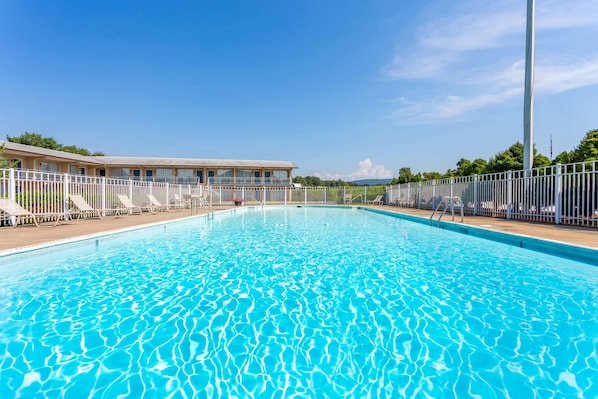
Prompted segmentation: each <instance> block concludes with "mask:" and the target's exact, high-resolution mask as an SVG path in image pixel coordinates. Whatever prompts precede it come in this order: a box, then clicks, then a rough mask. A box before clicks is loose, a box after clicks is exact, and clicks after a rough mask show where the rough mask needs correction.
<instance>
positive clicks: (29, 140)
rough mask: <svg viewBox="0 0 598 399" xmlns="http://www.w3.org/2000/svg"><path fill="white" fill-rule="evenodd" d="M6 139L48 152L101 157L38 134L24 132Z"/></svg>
mask: <svg viewBox="0 0 598 399" xmlns="http://www.w3.org/2000/svg"><path fill="white" fill-rule="evenodd" d="M6 139H7V140H8V141H10V142H13V143H19V144H26V145H32V146H34V147H40V148H47V149H50V150H57V151H64V152H69V153H71V154H79V155H87V156H90V155H92V156H103V155H104V153H102V152H94V153H91V152H90V151H89V150H87V149H85V148H81V147H77V146H76V145H64V144H60V143H58V142H57V141H56V140H55V139H54V137H43V136H42V135H41V134H39V133H29V132H25V133H24V134H22V135H20V136H14V137H11V136H8V135H7V136H6Z"/></svg>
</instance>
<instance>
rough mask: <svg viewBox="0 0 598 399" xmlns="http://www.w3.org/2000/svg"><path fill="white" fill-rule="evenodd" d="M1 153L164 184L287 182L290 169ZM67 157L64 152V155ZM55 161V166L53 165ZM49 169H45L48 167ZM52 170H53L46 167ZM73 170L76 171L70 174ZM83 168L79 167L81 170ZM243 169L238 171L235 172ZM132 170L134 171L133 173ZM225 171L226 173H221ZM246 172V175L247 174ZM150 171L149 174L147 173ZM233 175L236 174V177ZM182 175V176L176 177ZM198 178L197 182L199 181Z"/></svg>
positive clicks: (36, 166)
mask: <svg viewBox="0 0 598 399" xmlns="http://www.w3.org/2000/svg"><path fill="white" fill-rule="evenodd" d="M4 156H5V157H7V158H9V159H17V160H19V161H20V165H19V168H18V169H23V170H32V171H40V172H41V171H49V172H56V173H67V174H71V175H73V174H76V175H86V176H104V177H113V175H112V173H113V172H112V171H113V169H119V168H125V169H128V171H129V175H128V176H114V177H123V178H126V179H131V180H138V181H154V182H165V183H181V184H197V183H198V182H199V183H202V184H215V185H283V186H284V185H290V182H291V173H292V168H287V169H277V168H263V167H251V166H246V167H243V168H235V167H232V166H231V167H222V166H220V167H209V166H207V167H201V168H197V167H192V166H181V165H176V164H172V165H160V166H153V165H135V166H132V165H123V164H117V163H115V164H106V165H102V164H98V163H92V162H89V163H85V162H81V161H79V160H69V159H57V158H54V157H49V156H45V155H43V154H39V155H38V154H34V155H32V154H23V153H22V152H18V151H16V152H15V151H12V150H11V149H9V148H5V151H4ZM67 156H68V155H67ZM50 164H55V165H56V167H55V168H54V167H53V166H54V165H50ZM49 166H50V167H51V168H48V167H49ZM48 169H53V170H48ZM74 169H76V173H72V172H73V171H74ZM82 169H83V170H82ZM158 169H171V170H172V175H171V176H168V177H166V178H165V177H160V176H158V173H157V170H158ZM179 170H185V171H189V170H191V171H192V173H191V174H189V172H183V173H179ZM241 170H242V171H244V172H243V173H238V172H237V171H241ZM134 171H138V173H135V172H134ZM224 171H228V173H223V172H224ZM247 171H249V176H247ZM148 172H149V174H151V176H148ZM237 174H238V175H239V176H237ZM180 175H182V176H180ZM281 176H283V177H281ZM199 180H201V181H199Z"/></svg>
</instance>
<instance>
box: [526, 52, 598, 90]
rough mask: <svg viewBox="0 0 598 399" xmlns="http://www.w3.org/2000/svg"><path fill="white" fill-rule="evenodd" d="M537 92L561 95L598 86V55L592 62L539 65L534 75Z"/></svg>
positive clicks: (579, 61)
mask: <svg viewBox="0 0 598 399" xmlns="http://www.w3.org/2000/svg"><path fill="white" fill-rule="evenodd" d="M534 81H535V87H536V89H537V91H540V92H547V93H560V92H563V91H566V90H572V89H577V88H580V87H586V86H592V85H596V84H598V54H596V55H594V57H593V59H590V60H575V61H573V62H571V63H569V64H564V63H563V64H561V65H546V64H544V65H538V67H537V68H536V70H535V73H534Z"/></svg>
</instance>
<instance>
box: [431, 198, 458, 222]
mask: <svg viewBox="0 0 598 399" xmlns="http://www.w3.org/2000/svg"><path fill="white" fill-rule="evenodd" d="M455 202H456V203H457V204H458V206H459V207H460V208H461V223H463V222H464V220H465V218H464V217H463V201H462V200H461V197H458V196H456V195H455V196H453V197H451V196H446V197H444V198H443V199H442V201H440V203H439V204H438V206H437V207H436V209H435V210H434V212H432V216H430V220H432V219H433V218H434V214H436V212H437V211H438V209H440V206H441V205H442V204H444V209H443V210H442V213H441V214H440V216H438V220H439V221H440V219H442V217H443V216H444V214H445V213H446V210H447V208H448V207H449V205H450V207H451V215H452V216H453V219H452V220H453V222H454V221H455Z"/></svg>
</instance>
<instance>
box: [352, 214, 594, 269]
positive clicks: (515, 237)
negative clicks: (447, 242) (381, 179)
mask: <svg viewBox="0 0 598 399" xmlns="http://www.w3.org/2000/svg"><path fill="white" fill-rule="evenodd" d="M359 209H363V210H366V211H370V212H373V213H380V214H384V215H389V216H394V217H398V218H401V219H405V220H409V221H412V222H415V223H420V224H424V225H427V226H430V227H434V228H438V229H441V230H449V231H453V232H456V233H459V234H464V235H470V236H472V237H478V238H482V239H486V240H491V241H496V242H500V243H503V244H507V245H511V246H515V247H519V248H524V249H528V250H532V251H536V252H541V253H544V254H548V255H553V256H558V257H561V258H566V259H569V260H574V261H578V262H583V263H586V264H590V265H593V266H598V249H596V248H592V247H587V246H583V245H574V244H570V243H566V242H563V241H557V240H551V239H549V238H539V237H534V236H528V235H525V234H517V233H509V232H504V231H496V230H491V229H487V228H484V227H479V226H472V225H470V224H462V223H457V222H452V221H448V220H431V219H430V218H425V217H423V216H416V215H409V214H405V213H401V212H393V211H390V210H386V209H376V208H369V207H359ZM471 233H473V234H471ZM573 251H576V252H577V253H573Z"/></svg>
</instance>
